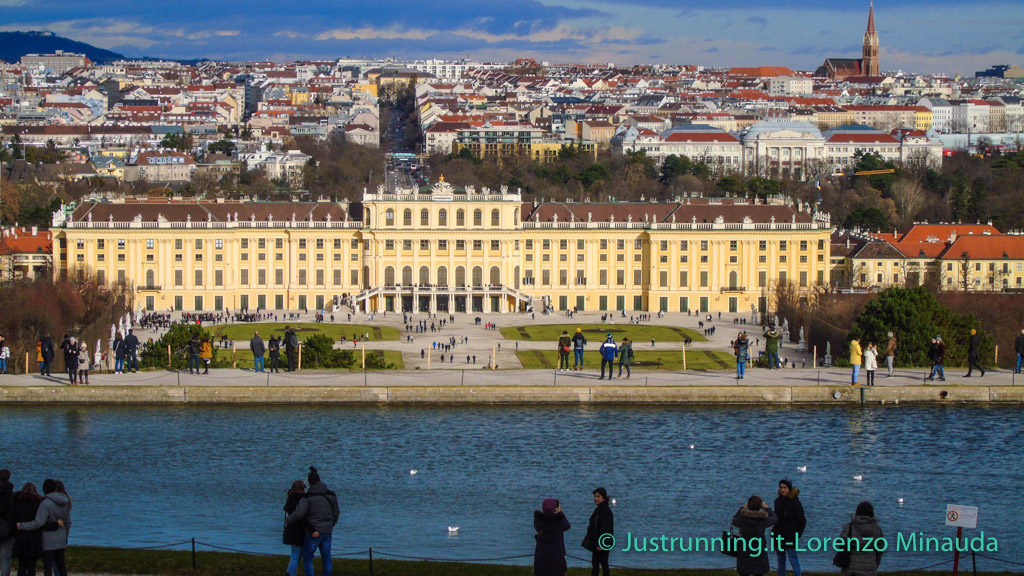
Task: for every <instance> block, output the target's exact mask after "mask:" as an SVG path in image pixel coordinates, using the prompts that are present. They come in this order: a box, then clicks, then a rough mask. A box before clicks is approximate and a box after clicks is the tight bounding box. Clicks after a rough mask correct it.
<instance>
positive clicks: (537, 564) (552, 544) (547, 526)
mask: <svg viewBox="0 0 1024 576" xmlns="http://www.w3.org/2000/svg"><path fill="white" fill-rule="evenodd" d="M533 528H534V529H535V530H536V531H537V534H536V535H534V538H536V539H537V547H536V548H535V549H534V551H533V576H565V572H566V570H568V569H569V567H568V566H567V565H566V563H565V537H564V534H565V531H566V530H568V529H569V528H570V526H569V521H568V520H567V519H566V518H565V514H562V506H561V505H560V504H559V503H558V500H555V499H554V498H547V499H545V500H544V502H543V503H542V504H541V507H540V510H535V511H534V512H533Z"/></svg>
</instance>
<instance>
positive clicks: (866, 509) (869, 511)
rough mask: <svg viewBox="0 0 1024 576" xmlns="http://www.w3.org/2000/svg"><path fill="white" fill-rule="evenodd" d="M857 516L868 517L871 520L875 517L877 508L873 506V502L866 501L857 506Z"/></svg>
mask: <svg viewBox="0 0 1024 576" xmlns="http://www.w3.org/2000/svg"><path fill="white" fill-rule="evenodd" d="M856 515H857V516H868V517H871V518H874V517H875V507H874V506H872V505H871V502H868V501H866V500H865V501H864V502H861V503H860V504H857V513H856Z"/></svg>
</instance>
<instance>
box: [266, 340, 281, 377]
mask: <svg viewBox="0 0 1024 576" xmlns="http://www.w3.org/2000/svg"><path fill="white" fill-rule="evenodd" d="M267 356H268V357H269V358H270V371H271V372H280V371H281V370H280V369H278V364H279V363H280V361H281V341H280V340H278V339H277V334H271V335H270V340H268V341H267Z"/></svg>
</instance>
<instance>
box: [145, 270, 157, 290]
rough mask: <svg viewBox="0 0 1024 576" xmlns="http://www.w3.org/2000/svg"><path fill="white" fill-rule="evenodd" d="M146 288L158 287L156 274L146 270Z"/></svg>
mask: <svg viewBox="0 0 1024 576" xmlns="http://www.w3.org/2000/svg"><path fill="white" fill-rule="evenodd" d="M146 286H156V272H154V271H152V270H146Z"/></svg>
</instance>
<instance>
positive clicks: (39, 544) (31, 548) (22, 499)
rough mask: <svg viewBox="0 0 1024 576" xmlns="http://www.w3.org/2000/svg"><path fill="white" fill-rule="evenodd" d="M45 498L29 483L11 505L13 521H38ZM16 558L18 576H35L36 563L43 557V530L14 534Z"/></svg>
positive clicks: (23, 531)
mask: <svg viewBox="0 0 1024 576" xmlns="http://www.w3.org/2000/svg"><path fill="white" fill-rule="evenodd" d="M42 501H43V497H42V496H40V495H39V492H38V491H37V490H36V485H35V484H33V483H31V482H28V483H26V484H25V485H24V486H22V488H21V491H20V492H17V493H15V494H14V501H13V502H12V503H11V521H12V522H14V523H18V522H32V521H33V520H35V519H36V512H38V511H39V504H40V503H42ZM14 557H15V558H17V559H18V576H35V574H36V563H37V562H39V559H40V558H42V557H43V532H42V530H18V531H17V532H16V533H15V534H14Z"/></svg>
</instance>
